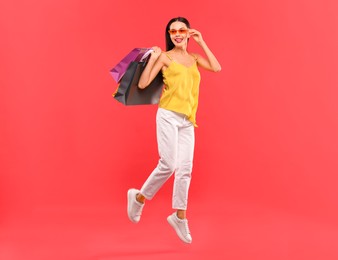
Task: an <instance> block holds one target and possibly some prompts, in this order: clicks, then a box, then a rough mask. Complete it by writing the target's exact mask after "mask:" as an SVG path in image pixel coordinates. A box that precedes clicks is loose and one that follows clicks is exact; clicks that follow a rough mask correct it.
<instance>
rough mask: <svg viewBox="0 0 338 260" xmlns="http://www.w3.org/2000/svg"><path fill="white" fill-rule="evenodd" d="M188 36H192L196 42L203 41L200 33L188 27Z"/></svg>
mask: <svg viewBox="0 0 338 260" xmlns="http://www.w3.org/2000/svg"><path fill="white" fill-rule="evenodd" d="M189 36H190V37H192V38H194V40H195V41H196V42H197V43H200V42H202V41H203V38H202V34H201V33H200V32H199V31H197V30H195V29H189Z"/></svg>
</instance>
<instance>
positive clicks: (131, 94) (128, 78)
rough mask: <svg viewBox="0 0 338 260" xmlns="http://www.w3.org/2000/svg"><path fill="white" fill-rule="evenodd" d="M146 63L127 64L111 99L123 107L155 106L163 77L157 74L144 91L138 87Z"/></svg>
mask: <svg viewBox="0 0 338 260" xmlns="http://www.w3.org/2000/svg"><path fill="white" fill-rule="evenodd" d="M146 65H147V61H133V62H131V63H130V64H129V66H128V68H127V70H126V72H125V74H124V76H123V77H122V79H121V81H120V83H119V85H118V88H117V90H116V92H115V93H114V94H113V97H114V98H115V99H116V100H117V101H119V102H121V103H122V104H124V105H127V106H129V105H146V104H157V103H158V102H159V101H160V97H161V94H162V89H163V76H162V72H159V73H158V74H157V76H156V77H155V79H154V80H153V81H152V82H151V83H150V85H149V86H148V87H146V88H144V89H140V88H139V87H138V81H139V79H140V76H141V74H142V72H143V70H144V68H145V66H146Z"/></svg>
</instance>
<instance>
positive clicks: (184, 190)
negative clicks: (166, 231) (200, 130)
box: [172, 120, 195, 219]
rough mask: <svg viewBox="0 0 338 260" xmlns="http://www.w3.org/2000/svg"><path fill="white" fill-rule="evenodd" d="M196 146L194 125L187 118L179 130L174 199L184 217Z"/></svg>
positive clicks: (178, 213)
mask: <svg viewBox="0 0 338 260" xmlns="http://www.w3.org/2000/svg"><path fill="white" fill-rule="evenodd" d="M194 147H195V133H194V126H193V125H192V124H191V123H190V122H189V121H187V120H185V121H184V123H183V126H182V127H180V128H179V130H178V147H177V166H176V170H175V180H174V190H173V200H172V207H173V208H174V209H176V210H177V216H178V217H179V218H182V219H184V218H186V209H187V205H188V192H189V186H190V181H191V172H192V166H193V158H194Z"/></svg>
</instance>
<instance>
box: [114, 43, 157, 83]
mask: <svg viewBox="0 0 338 260" xmlns="http://www.w3.org/2000/svg"><path fill="white" fill-rule="evenodd" d="M151 51H153V50H152V49H151V48H134V49H133V50H132V51H131V52H129V53H128V54H127V55H126V56H125V57H124V58H123V59H122V60H121V61H120V62H119V63H118V64H117V65H115V67H114V68H112V69H111V70H110V74H111V75H112V77H113V78H114V80H115V81H116V82H117V83H118V82H120V80H121V78H122V77H123V75H124V73H125V72H126V70H127V68H128V66H129V64H130V63H131V62H133V61H141V60H142V59H145V57H147V56H148V55H149V54H150V52H151Z"/></svg>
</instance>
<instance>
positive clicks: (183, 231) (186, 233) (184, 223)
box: [167, 212, 192, 244]
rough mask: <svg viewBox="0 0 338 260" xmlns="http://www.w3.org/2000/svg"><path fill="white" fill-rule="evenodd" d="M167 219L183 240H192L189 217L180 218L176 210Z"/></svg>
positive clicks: (186, 241) (188, 241) (189, 241)
mask: <svg viewBox="0 0 338 260" xmlns="http://www.w3.org/2000/svg"><path fill="white" fill-rule="evenodd" d="M167 220H168V222H169V224H170V225H171V226H172V227H173V228H174V229H175V231H176V233H177V235H178V237H179V238H180V239H181V240H182V241H183V242H185V243H188V244H190V243H191V242H192V238H191V235H190V230H189V226H188V220H187V219H179V218H178V217H177V215H176V212H174V213H173V214H171V215H170V216H169V217H168V218H167Z"/></svg>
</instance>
